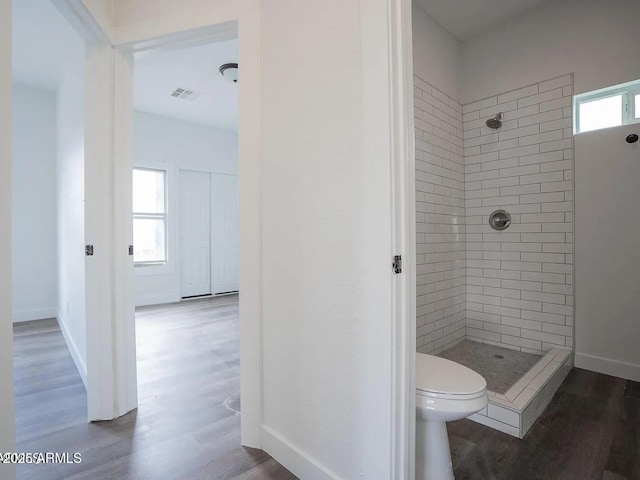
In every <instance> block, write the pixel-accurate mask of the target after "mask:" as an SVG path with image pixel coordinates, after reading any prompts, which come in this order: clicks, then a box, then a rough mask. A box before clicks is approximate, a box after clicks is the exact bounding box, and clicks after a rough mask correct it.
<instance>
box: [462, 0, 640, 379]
mask: <svg viewBox="0 0 640 480" xmlns="http://www.w3.org/2000/svg"><path fill="white" fill-rule="evenodd" d="M638 18H640V3H638V2H637V1H634V0H612V1H607V2H600V1H598V0H563V1H560V2H549V3H547V4H546V5H545V6H543V7H541V8H539V9H537V10H534V11H533V12H531V13H530V14H528V15H526V16H524V17H522V18H520V19H518V20H514V21H512V22H510V23H509V24H507V25H504V26H501V27H499V28H497V29H495V30H494V31H492V32H490V33H488V34H485V35H482V36H480V37H478V38H475V39H473V40H469V41H467V42H465V43H464V44H463V45H462V80H463V84H462V99H463V103H466V102H469V101H473V100H478V99H480V98H484V97H487V96H490V95H494V94H496V93H499V92H502V91H509V90H512V89H515V88H518V87H520V86H522V85H528V84H531V83H532V82H533V81H540V80H544V79H546V78H552V77H555V76H559V75H563V74H565V73H568V72H573V74H574V93H584V92H587V91H591V90H595V89H599V88H603V87H607V86H610V85H616V84H620V83H624V82H628V81H631V80H636V79H639V78H640V56H638V55H637V52H636V50H637V48H636V47H637V43H638V42H637V32H638ZM615 132H619V134H616V133H615ZM610 133H611V134H610V135H609V134H602V133H597V132H594V133H585V134H581V135H579V136H577V137H576V138H575V143H576V157H575V189H576V192H579V191H581V190H582V189H583V188H584V186H585V185H598V184H600V179H599V178H596V177H594V176H593V175H594V172H595V171H597V170H596V169H587V168H585V167H586V166H588V165H593V164H594V162H595V163H597V162H598V161H602V159H601V158H598V157H597V153H594V151H593V149H591V150H590V149H589V148H579V147H580V145H581V143H582V142H588V141H589V140H588V139H589V137H591V136H597V137H598V139H599V140H600V141H601V142H603V145H601V146H602V148H604V149H605V151H614V149H615V148H617V147H618V145H617V143H614V142H620V139H621V138H622V139H623V140H624V134H623V129H615V130H611V131H610ZM619 181H620V182H621V183H620V184H619V185H616V187H615V188H616V191H617V192H626V193H628V194H630V192H633V191H637V185H635V184H632V182H634V177H633V176H632V175H626V176H624V175H623V176H621V177H620V178H619ZM623 201H624V202H626V203H627V204H633V203H637V199H636V198H635V197H634V196H633V195H630V196H628V197H627V198H625V199H623ZM580 209H581V203H580V199H579V198H578V199H577V201H576V212H579V211H580ZM582 218H583V219H584V222H588V220H587V218H588V217H586V216H585V217H582ZM584 222H583V221H581V220H579V219H578V218H577V217H576V223H575V232H576V240H575V241H576V247H577V248H580V244H581V242H590V241H591V240H590V238H589V234H588V232H589V224H588V223H584ZM597 258H608V259H610V261H611V262H612V263H613V264H627V265H630V264H632V265H633V271H636V272H637V271H640V260H637V257H634V256H629V255H627V254H626V253H625V250H624V249H615V248H609V246H608V245H604V244H602V245H599V246H598V247H597V248H595V249H593V250H591V255H584V256H582V257H581V258H580V259H577V261H576V277H575V289H576V303H577V304H578V305H577V306H576V308H577V312H578V313H579V315H577V316H576V318H575V329H576V355H577V356H576V359H577V361H576V363H577V365H578V366H584V367H588V368H594V369H599V370H600V371H605V372H606V373H609V374H618V375H624V373H625V371H626V372H628V369H626V367H624V365H628V364H629V363H632V360H633V359H631V358H630V357H629V356H628V355H626V356H625V354H624V349H618V348H617V340H616V339H617V338H619V336H620V335H623V336H628V337H627V338H629V337H633V338H635V339H636V343H637V342H638V341H640V339H638V337H637V329H635V331H633V330H634V329H633V328H629V325H628V324H627V323H626V320H624V319H623V318H622V317H621V316H612V317H611V318H607V319H605V318H601V319H598V320H597V321H596V322H595V323H593V322H592V321H591V320H589V319H587V318H585V317H584V316H582V314H581V313H580V312H582V311H583V310H581V308H582V307H581V306H580V305H579V302H580V299H581V298H588V297H589V296H591V295H594V294H595V293H596V292H594V290H593V289H592V288H591V286H592V282H591V280H590V279H589V278H587V277H586V276H585V275H586V273H585V272H593V271H595V270H597ZM578 263H580V264H581V265H578ZM624 278H625V276H624V275H621V276H620V277H618V278H617V279H613V280H612V281H611V282H608V283H607V284H606V286H604V285H603V286H601V287H600V288H599V289H598V291H597V294H598V295H600V296H605V297H606V298H607V299H613V298H616V295H618V294H619V293H620V292H621V291H622V292H625V291H627V289H626V287H625V286H624V285H623V283H624ZM629 295H631V293H629ZM625 304H626V305H632V306H634V307H632V308H630V309H629V310H628V311H627V312H626V313H627V317H628V318H637V317H638V313H639V312H640V310H638V307H637V302H631V303H625ZM603 322H606V325H607V326H606V328H602V326H603ZM595 345H601V346H602V347H603V348H601V349H600V348H595ZM589 356H593V357H598V358H599V359H600V360H598V362H596V363H594V362H590V363H582V362H581V359H584V358H588V357H589ZM634 361H637V359H636V360H634ZM596 364H597V365H596ZM621 365H622V366H621ZM604 367H606V368H604ZM636 371H637V370H636Z"/></svg>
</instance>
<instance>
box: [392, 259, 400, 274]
mask: <svg viewBox="0 0 640 480" xmlns="http://www.w3.org/2000/svg"><path fill="white" fill-rule="evenodd" d="M393 273H402V255H395V256H394V257H393Z"/></svg>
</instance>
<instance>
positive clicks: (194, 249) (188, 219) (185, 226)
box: [179, 170, 212, 298]
mask: <svg viewBox="0 0 640 480" xmlns="http://www.w3.org/2000/svg"><path fill="white" fill-rule="evenodd" d="M179 248H180V283H181V296H182V298H185V297H195V296H198V295H209V294H211V293H212V292H211V260H210V259H211V256H210V251H211V175H210V174H208V173H202V172H189V171H184V170H182V171H180V246H179Z"/></svg>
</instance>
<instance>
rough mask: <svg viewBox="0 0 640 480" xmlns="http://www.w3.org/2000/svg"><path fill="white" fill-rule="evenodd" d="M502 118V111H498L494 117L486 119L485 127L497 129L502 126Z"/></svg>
mask: <svg viewBox="0 0 640 480" xmlns="http://www.w3.org/2000/svg"><path fill="white" fill-rule="evenodd" d="M503 118H504V113H502V112H500V113H498V114H497V115H496V116H495V117H493V118H490V119H489V120H487V127H489V128H493V129H494V130H497V129H498V128H500V127H501V126H502V119H503Z"/></svg>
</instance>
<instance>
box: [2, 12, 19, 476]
mask: <svg viewBox="0 0 640 480" xmlns="http://www.w3.org/2000/svg"><path fill="white" fill-rule="evenodd" d="M11 11H12V2H11V0H0V225H1V226H2V228H0V232H1V233H0V384H1V385H2V389H1V390H0V409H1V411H2V414H0V451H1V452H13V451H15V448H16V447H15V445H16V443H15V440H16V438H15V437H16V436H15V402H14V398H13V316H12V310H13V308H12V303H13V302H12V291H11V289H12V273H11V272H12V270H11V190H12V188H13V185H12V183H13V182H12V174H11V171H12V152H11V141H12V138H11V108H12V98H11V68H12V64H11V27H12V25H11ZM15 475H16V468H15V465H11V464H4V463H1V464H0V476H1V477H2V478H7V479H14V478H15Z"/></svg>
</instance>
